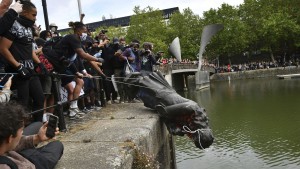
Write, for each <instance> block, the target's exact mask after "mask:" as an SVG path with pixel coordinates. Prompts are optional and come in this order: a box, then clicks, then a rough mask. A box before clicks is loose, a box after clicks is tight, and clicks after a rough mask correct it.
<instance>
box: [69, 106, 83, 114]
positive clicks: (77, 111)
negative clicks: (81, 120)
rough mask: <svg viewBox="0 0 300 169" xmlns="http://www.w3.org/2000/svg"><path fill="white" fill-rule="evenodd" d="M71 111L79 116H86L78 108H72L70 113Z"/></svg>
mask: <svg viewBox="0 0 300 169" xmlns="http://www.w3.org/2000/svg"><path fill="white" fill-rule="evenodd" d="M71 111H74V112H75V113H76V114H78V115H85V113H84V112H82V111H80V110H79V109H78V108H70V112H71Z"/></svg>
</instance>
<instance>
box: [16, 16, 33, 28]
mask: <svg viewBox="0 0 300 169" xmlns="http://www.w3.org/2000/svg"><path fill="white" fill-rule="evenodd" d="M17 20H18V21H19V22H20V24H21V25H23V26H25V27H32V26H33V25H34V22H35V21H33V20H30V19H27V18H26V17H24V16H22V15H19V17H18V18H17Z"/></svg>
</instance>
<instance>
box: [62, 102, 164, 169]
mask: <svg viewBox="0 0 300 169" xmlns="http://www.w3.org/2000/svg"><path fill="white" fill-rule="evenodd" d="M158 119H159V118H158V116H157V114H156V113H155V112H154V111H153V110H150V109H148V108H146V107H144V106H143V104H142V103H131V104H129V103H125V104H112V105H108V106H107V107H105V108H102V109H101V110H100V111H95V112H92V113H89V114H87V115H86V116H85V117H84V118H83V119H79V120H74V121H68V120H67V118H66V123H67V128H68V132H67V133H61V135H60V136H59V137H58V139H59V140H61V141H62V142H63V144H64V146H65V151H64V155H63V157H62V159H61V160H60V162H59V163H58V165H57V166H56V169H102V168H103V169H118V168H124V169H125V168H126V169H127V168H131V165H132V159H133V156H132V149H133V147H134V146H136V145H140V144H143V145H147V147H148V149H150V150H152V149H153V150H155V147H154V146H155V145H151V142H157V140H153V139H155V137H153V129H156V128H157V127H161V126H158V121H159V120H158ZM159 125H160V124H159ZM154 134H157V133H155V132H154ZM152 146H153V147H152Z"/></svg>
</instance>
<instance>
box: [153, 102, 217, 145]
mask: <svg viewBox="0 0 300 169" xmlns="http://www.w3.org/2000/svg"><path fill="white" fill-rule="evenodd" d="M156 110H158V112H159V113H160V115H161V116H162V117H163V119H164V122H165V124H166V126H167V128H168V130H169V131H170V133H172V134H174V135H179V136H183V135H185V134H186V135H187V136H188V137H189V138H190V139H191V140H192V141H193V142H194V144H195V145H196V147H198V148H200V149H204V148H208V147H209V146H210V145H211V144H212V143H213V141H214V137H213V134H212V131H211V129H210V128H209V125H208V117H207V116H206V112H205V109H204V108H201V107H199V106H198V104H197V103H195V102H193V101H189V102H184V103H179V104H175V105H171V106H165V107H163V106H157V107H156Z"/></svg>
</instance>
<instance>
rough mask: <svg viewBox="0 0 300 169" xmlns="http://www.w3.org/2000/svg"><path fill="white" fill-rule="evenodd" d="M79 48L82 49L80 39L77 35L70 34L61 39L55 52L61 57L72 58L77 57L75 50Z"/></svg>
mask: <svg viewBox="0 0 300 169" xmlns="http://www.w3.org/2000/svg"><path fill="white" fill-rule="evenodd" d="M78 48H82V46H81V42H80V40H79V38H78V37H77V35H75V34H70V35H66V36H65V37H63V38H62V39H61V41H60V42H59V43H58V44H57V45H56V47H55V51H56V52H57V54H59V55H60V56H65V57H67V58H71V57H72V56H74V55H75V53H76V52H75V50H76V49H78Z"/></svg>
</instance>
